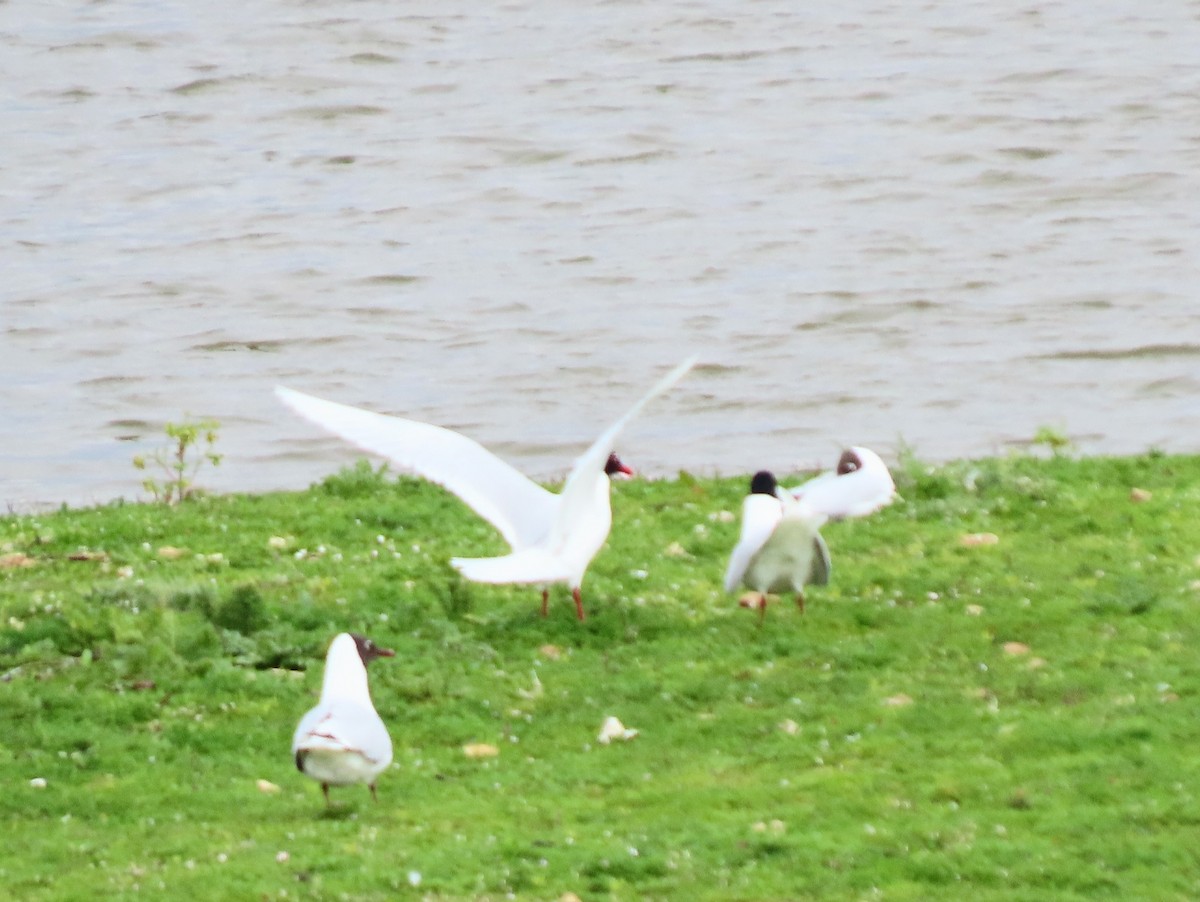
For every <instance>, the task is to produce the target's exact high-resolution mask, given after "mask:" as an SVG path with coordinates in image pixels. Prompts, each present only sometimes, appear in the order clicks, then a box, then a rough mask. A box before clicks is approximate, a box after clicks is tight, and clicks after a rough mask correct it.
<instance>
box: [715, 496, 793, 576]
mask: <svg viewBox="0 0 1200 902" xmlns="http://www.w3.org/2000/svg"><path fill="white" fill-rule="evenodd" d="M782 518H783V505H782V504H781V503H780V501H779V499H778V498H775V497H774V496H772V495H747V496H746V500H745V501H743V502H742V534H741V537H740V538H739V539H738V543H737V545H735V546H734V549H733V554H731V555H730V556H729V566H728V567H727V568H726V569H725V591H726V592H732V591H733V590H734V589H736V588H737V587H738V584H739V583H740V582H741V581H742V577H743V576H745V575H746V568H748V567H749V566H750V562H751V561H752V560H754V556H755V555H756V554H758V553H759V552H760V551H761V550H762V547H763V546H764V545H766V544H767V541H768V540H769V539H770V538H771V535H772V534H773V533H774V532H775V527H776V526H778V525H779V521H780V520H781V519H782Z"/></svg>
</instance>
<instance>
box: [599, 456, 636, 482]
mask: <svg viewBox="0 0 1200 902" xmlns="http://www.w3.org/2000/svg"><path fill="white" fill-rule="evenodd" d="M604 472H605V473H606V474H608V476H609V477H610V478H611V477H613V476H626V477H628V476H632V475H633V467H629V466H626V465H625V464H623V463H621V458H619V457H617V455H615V454H610V455H608V462H607V463H606V464H605V465H604Z"/></svg>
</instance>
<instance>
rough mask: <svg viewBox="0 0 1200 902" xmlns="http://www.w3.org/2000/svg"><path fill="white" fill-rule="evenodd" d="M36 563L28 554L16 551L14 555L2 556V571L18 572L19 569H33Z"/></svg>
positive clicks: (0, 566)
mask: <svg viewBox="0 0 1200 902" xmlns="http://www.w3.org/2000/svg"><path fill="white" fill-rule="evenodd" d="M35 563H37V562H36V561H34V559H33V558H31V557H30V556H29V555H27V554H22V553H21V552H19V551H14V552H13V553H12V554H0V570H16V569H17V568H18V567H32V566H33V565H34V564H35Z"/></svg>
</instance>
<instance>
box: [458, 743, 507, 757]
mask: <svg viewBox="0 0 1200 902" xmlns="http://www.w3.org/2000/svg"><path fill="white" fill-rule="evenodd" d="M462 750H463V754H464V755H466V756H467V757H468V758H495V757H496V756H497V755H499V754H500V749H498V748H496V746H494V745H491V744H489V743H487V742H469V743H467V744H466V745H464V746H463V747H462Z"/></svg>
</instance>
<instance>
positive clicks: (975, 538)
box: [958, 532, 1000, 548]
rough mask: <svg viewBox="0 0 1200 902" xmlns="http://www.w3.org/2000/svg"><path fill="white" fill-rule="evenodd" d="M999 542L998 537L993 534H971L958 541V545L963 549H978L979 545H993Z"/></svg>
mask: <svg viewBox="0 0 1200 902" xmlns="http://www.w3.org/2000/svg"><path fill="white" fill-rule="evenodd" d="M999 541H1000V537H999V536H998V535H996V534H995V533H994V532H972V533H967V535H965V536H963V537H962V538H961V539H959V540H958V544H960V545H962V546H963V547H964V548H978V547H979V546H981V545H995V544H997V543H999Z"/></svg>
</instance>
